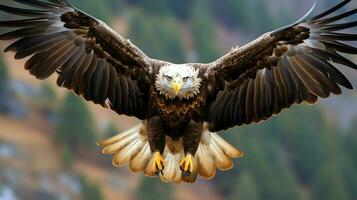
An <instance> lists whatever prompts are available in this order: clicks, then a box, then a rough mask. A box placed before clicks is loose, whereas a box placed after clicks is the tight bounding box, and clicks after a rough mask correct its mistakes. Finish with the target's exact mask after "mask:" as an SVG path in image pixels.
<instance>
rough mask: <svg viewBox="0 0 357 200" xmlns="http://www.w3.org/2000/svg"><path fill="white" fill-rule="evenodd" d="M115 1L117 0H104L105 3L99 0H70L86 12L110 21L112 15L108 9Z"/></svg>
mask: <svg viewBox="0 0 357 200" xmlns="http://www.w3.org/2000/svg"><path fill="white" fill-rule="evenodd" d="M114 1H116V0H111V1H108V0H105V1H103V2H105V3H98V1H97V0H85V1H77V0H70V1H69V2H70V3H71V4H72V5H74V6H76V7H77V8H79V9H80V10H83V11H84V12H86V13H88V14H90V15H92V16H94V17H96V18H98V19H100V20H102V21H105V22H110V20H111V15H110V12H108V10H109V8H110V5H113V3H114ZM119 1H120V0H119ZM108 4H109V5H108Z"/></svg>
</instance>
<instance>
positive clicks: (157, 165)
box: [152, 152, 165, 176]
mask: <svg viewBox="0 0 357 200" xmlns="http://www.w3.org/2000/svg"><path fill="white" fill-rule="evenodd" d="M164 165H165V160H164V159H163V158H162V156H161V154H160V152H156V153H154V156H153V162H152V168H153V171H154V172H155V173H156V175H158V176H159V175H160V173H161V174H163V173H162V171H163V170H164Z"/></svg>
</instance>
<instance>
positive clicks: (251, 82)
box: [205, 0, 357, 131]
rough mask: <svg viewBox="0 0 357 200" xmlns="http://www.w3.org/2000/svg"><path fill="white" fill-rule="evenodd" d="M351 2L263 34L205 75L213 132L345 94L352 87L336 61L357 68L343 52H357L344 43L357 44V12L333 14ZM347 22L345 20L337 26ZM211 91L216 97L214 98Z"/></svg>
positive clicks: (229, 55)
mask: <svg viewBox="0 0 357 200" xmlns="http://www.w3.org/2000/svg"><path fill="white" fill-rule="evenodd" d="M349 2H351V0H347V1H343V2H342V3H340V4H338V5H337V6H335V7H333V8H331V9H330V10H328V11H326V12H324V13H322V14H320V15H318V16H316V17H313V18H311V19H309V20H301V22H298V23H296V24H294V25H291V26H287V27H284V28H281V29H279V30H277V31H274V32H270V33H267V34H264V35H263V36H261V37H260V38H258V39H257V40H255V41H253V42H251V43H249V44H247V45H246V46H243V47H241V48H237V49H234V50H232V51H231V52H230V53H229V54H227V55H225V56H224V57H222V58H221V59H219V60H217V61H216V62H214V63H212V64H209V65H208V66H209V67H208V70H207V71H206V76H207V77H208V78H209V80H210V81H209V82H210V83H212V82H213V83H214V85H210V84H208V85H209V89H208V91H209V92H210V93H209V95H211V96H213V97H211V99H213V100H212V101H211V102H209V103H210V104H209V109H208V110H207V111H206V116H205V118H206V121H208V122H209V124H210V129H211V131H218V130H222V129H227V128H230V127H233V126H236V125H243V124H250V123H253V122H260V121H262V120H266V119H268V118H270V117H271V116H273V115H275V114H278V113H280V112H281V110H282V109H284V108H288V107H290V106H291V105H293V104H300V103H303V102H307V103H315V102H316V101H317V99H318V97H321V98H326V97H328V96H330V94H331V93H333V94H340V93H341V89H340V87H339V86H343V87H345V88H349V89H352V85H351V84H350V82H349V81H348V80H347V79H346V78H345V76H344V75H343V74H342V73H341V72H340V71H339V70H338V69H336V67H335V66H334V65H332V64H331V63H337V64H341V65H343V66H347V67H350V68H353V69H357V66H356V64H355V63H353V62H351V61H350V60H348V59H346V58H345V57H343V56H342V55H340V53H346V54H357V49H356V48H355V47H353V46H349V45H348V44H345V43H343V42H341V41H356V40H357V35H356V33H353V34H347V33H344V32H341V31H343V30H346V29H349V30H352V28H354V31H356V29H355V27H356V26H357V22H356V21H352V22H349V21H348V20H347V22H346V20H345V19H346V18H347V17H349V16H352V15H354V14H356V12H357V9H356V8H355V9H353V10H350V11H347V12H345V13H342V14H339V15H336V14H335V15H334V16H329V15H330V14H332V13H334V12H335V11H336V10H338V9H340V8H342V7H343V6H345V5H346V4H347V3H349ZM340 20H344V21H343V22H338V21H340ZM212 93H214V94H213V95H212Z"/></svg>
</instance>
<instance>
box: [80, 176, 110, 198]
mask: <svg viewBox="0 0 357 200" xmlns="http://www.w3.org/2000/svg"><path fill="white" fill-rule="evenodd" d="M80 178H81V185H82V189H81V194H82V197H83V200H104V197H103V194H102V191H101V190H100V188H99V186H98V185H96V184H94V183H90V182H89V181H88V180H87V179H86V178H85V177H84V176H81V177H80Z"/></svg>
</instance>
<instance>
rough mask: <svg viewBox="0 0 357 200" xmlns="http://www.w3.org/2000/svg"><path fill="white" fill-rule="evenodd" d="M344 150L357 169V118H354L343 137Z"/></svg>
mask: <svg viewBox="0 0 357 200" xmlns="http://www.w3.org/2000/svg"><path fill="white" fill-rule="evenodd" d="M343 146H344V149H345V152H346V153H347V155H348V156H349V157H350V158H351V160H352V163H353V165H354V166H355V168H357V156H356V155H357V117H355V118H354V119H353V121H352V123H351V125H350V127H349V130H348V131H347V133H346V134H345V137H344V145H343Z"/></svg>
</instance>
